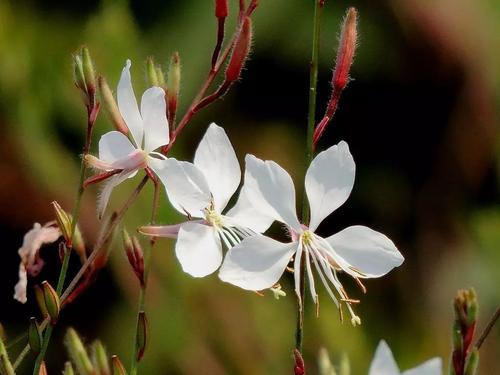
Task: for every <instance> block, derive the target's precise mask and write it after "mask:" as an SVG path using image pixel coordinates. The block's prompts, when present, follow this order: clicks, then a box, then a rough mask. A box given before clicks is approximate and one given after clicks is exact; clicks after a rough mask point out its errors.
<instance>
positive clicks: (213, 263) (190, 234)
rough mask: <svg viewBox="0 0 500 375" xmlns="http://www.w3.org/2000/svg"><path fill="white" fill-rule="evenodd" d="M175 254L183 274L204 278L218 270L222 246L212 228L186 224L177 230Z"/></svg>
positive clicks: (190, 223) (192, 223)
mask: <svg viewBox="0 0 500 375" xmlns="http://www.w3.org/2000/svg"><path fill="white" fill-rule="evenodd" d="M175 254H176V255H177V259H178V260H179V263H180V264H181V266H182V269H183V271H184V272H186V273H188V274H190V275H191V276H194V277H204V276H207V275H210V274H211V273H213V272H215V271H216V270H217V268H219V266H220V264H221V262H222V245H221V242H220V238H219V236H218V235H217V232H216V231H215V229H214V228H213V227H211V226H208V225H205V224H200V223H194V222H186V223H184V224H182V225H181V228H180V230H179V234H178V236H177V242H176V244H175Z"/></svg>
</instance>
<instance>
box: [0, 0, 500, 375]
mask: <svg viewBox="0 0 500 375" xmlns="http://www.w3.org/2000/svg"><path fill="white" fill-rule="evenodd" d="M230 3H231V7H232V10H233V11H235V10H236V1H230ZM260 3H261V4H260V6H259V9H258V10H257V12H256V16H255V20H254V28H255V38H254V39H255V42H254V51H253V53H252V56H251V60H250V61H249V63H248V64H247V66H246V70H245V71H244V73H243V77H242V80H241V82H239V83H238V84H237V85H236V86H235V88H234V89H233V90H232V91H231V92H230V93H229V94H228V95H227V96H226V97H225V98H224V99H223V100H221V101H219V102H217V103H216V104H214V105H213V106H211V107H210V108H208V109H206V110H205V111H204V112H203V113H200V114H199V115H197V117H195V118H194V120H193V122H192V123H191V124H190V125H189V127H188V129H187V131H186V132H185V134H183V135H182V140H180V141H179V142H178V144H176V147H175V149H174V150H173V151H174V155H175V156H177V157H179V158H186V159H191V158H192V155H193V150H194V148H195V146H196V144H197V142H198V140H199V139H200V136H201V134H202V133H203V132H204V131H205V129H206V127H207V125H208V124H209V122H211V121H215V122H217V123H218V124H219V125H221V126H224V127H225V128H226V130H227V132H228V134H229V136H230V138H231V140H232V142H233V144H234V146H235V149H236V151H237V153H238V156H239V157H240V160H243V157H244V155H245V153H247V152H251V153H254V154H256V155H258V156H259V157H261V158H267V159H274V160H276V161H277V162H279V163H280V164H281V165H282V166H283V167H285V168H286V169H288V170H289V171H290V173H291V174H292V176H293V177H294V178H295V180H296V181H297V188H298V189H301V187H300V184H299V183H298V181H302V180H303V179H302V177H301V176H302V173H303V165H302V164H303V163H302V160H303V153H302V147H303V144H304V133H305V123H306V110H307V101H306V100H307V81H308V77H307V74H308V59H309V56H310V39H311V37H310V34H311V20H312V8H313V7H312V1H299V0H295V1H292V0H262V1H261V2H260ZM326 3H327V8H326V12H325V16H324V27H323V34H322V35H323V37H322V53H321V66H320V85H319V89H320V96H319V98H318V102H319V103H320V109H319V113H321V112H322V111H323V109H322V108H321V105H322V103H325V101H326V98H327V95H328V91H329V89H328V85H329V84H328V81H329V79H330V69H331V67H332V65H333V59H334V56H335V53H334V49H335V48H336V33H337V30H338V25H339V22H340V20H341V16H342V15H343V14H344V10H345V8H346V7H347V6H349V5H354V6H358V7H359V12H360V25H359V26H360V35H361V41H360V46H359V48H358V53H357V56H356V60H355V64H354V68H353V72H352V76H353V78H354V79H355V80H354V81H353V82H352V83H351V84H350V85H349V87H348V88H347V90H346V92H345V95H344V97H343V98H342V100H341V103H340V109H339V111H338V113H337V115H336V118H335V119H334V121H333V123H332V125H331V127H330V129H329V130H328V131H327V133H326V136H325V140H324V141H323V144H322V146H328V145H330V144H333V143H334V142H337V141H338V140H340V139H345V140H346V141H348V142H349V144H350V146H351V150H352V153H353V155H354V158H355V160H356V162H357V170H358V172H357V182H356V186H355V191H354V192H353V195H352V197H351V198H350V200H349V201H348V203H347V204H346V205H345V207H342V208H341V209H339V210H338V212H337V213H335V214H334V215H332V218H331V219H329V221H328V222H327V223H326V224H325V225H324V226H323V227H322V228H320V230H321V231H322V232H324V233H325V234H329V233H333V232H334V231H335V230H337V229H341V228H343V227H345V226H348V225H352V224H357V223H359V224H365V225H369V226H372V227H374V228H376V229H378V230H381V231H382V232H384V233H386V234H388V235H389V236H390V237H391V238H392V239H394V241H395V242H396V243H397V245H398V247H399V248H400V249H401V250H402V253H403V254H404V255H405V257H406V262H405V263H404V265H403V267H401V268H399V269H397V270H396V271H394V272H393V273H392V274H391V275H390V276H389V277H386V278H384V279H381V280H374V281H369V282H367V287H368V294H367V295H366V296H361V292H360V291H359V290H357V289H356V286H355V285H352V287H351V288H350V289H351V291H350V294H352V295H353V297H354V296H360V297H361V299H362V303H361V305H360V306H359V309H358V311H359V313H360V315H361V317H362V320H363V325H362V326H361V327H358V328H355V329H354V328H352V327H351V326H350V325H349V324H347V323H345V324H341V323H340V322H339V319H338V314H337V311H336V309H335V307H334V306H333V304H332V303H329V301H328V297H327V296H326V294H325V293H324V291H320V300H321V301H323V302H324V303H322V304H321V310H320V316H319V318H318V319H316V318H315V317H314V311H313V308H312V306H311V304H310V303H309V306H308V307H307V317H306V327H305V343H304V346H305V359H306V362H307V363H310V364H311V366H312V364H313V363H314V361H315V358H316V355H317V351H318V350H319V348H320V347H325V348H327V349H328V352H329V353H331V355H332V357H333V359H334V362H335V363H338V359H339V356H340V354H341V353H342V352H346V353H348V355H349V358H350V363H351V367H352V371H353V372H354V373H365V372H366V369H367V368H368V364H369V362H370V360H371V358H372V355H373V352H374V350H375V347H376V344H377V342H378V341H379V340H380V339H382V338H383V339H385V340H387V341H388V343H389V344H390V346H391V348H392V349H393V351H394V354H395V356H396V357H397V358H398V363H400V365H401V368H409V367H412V366H413V365H415V364H417V363H420V362H422V361H423V360H424V359H427V358H430V357H433V356H436V355H437V356H441V357H443V360H444V362H447V360H448V357H447V356H448V353H449V349H450V330H451V322H452V320H453V314H452V310H451V300H452V298H453V296H454V294H455V291H456V289H458V288H461V287H469V286H474V287H475V289H476V290H477V293H478V299H479V303H480V316H479V322H480V323H479V327H480V328H481V327H482V325H483V324H485V321H486V319H487V318H488V317H489V315H490V313H491V312H492V311H493V309H494V307H495V306H496V305H498V303H499V300H500V291H499V289H498V285H500V276H499V274H498V265H499V264H500V251H499V250H500V237H499V233H500V205H499V198H498V197H499V195H498V194H499V189H498V186H499V180H498V176H499V171H500V168H499V165H500V164H499V162H498V161H499V159H500V158H499V155H500V154H499V151H498V130H499V129H498V109H499V107H498V100H499V98H500V48H499V47H498V46H500V24H499V23H498V19H499V18H500V4H499V3H498V1H495V0H481V1H475V2H468V1H465V0H460V1H457V0H454V1H452V0H439V1H434V2H422V1H419V0H412V1H407V0H390V1H389V0H388V1H382V2H360V1H354V2H346V1H335V2H333V1H328V0H327V2H326ZM233 18H234V17H233ZM233 26H234V19H233V20H232V21H231V22H230V23H229V24H228V26H227V30H228V31H230V30H232V27H233ZM215 32H216V23H215V18H214V17H213V10H212V2H210V1H195V0H191V1H163V2H159V1H146V2H142V1H133V2H132V3H131V4H129V3H128V2H126V1H101V2H98V1H96V2H89V3H85V4H83V2H82V4H75V5H68V4H67V3H66V2H59V1H51V2H48V3H47V4H43V3H42V2H36V1H17V2H14V1H2V2H0V127H1V130H2V137H0V138H1V139H0V157H1V161H0V171H1V172H2V177H1V178H2V182H0V203H1V206H2V213H1V214H0V234H1V235H2V237H3V238H5V243H4V244H3V245H2V247H3V254H4V258H2V261H1V262H0V278H1V281H2V284H1V285H2V287H1V288H0V300H1V306H2V307H1V309H0V320H1V321H2V323H7V324H5V326H6V327H7V331H8V333H9V331H10V334H11V336H14V332H21V330H22V329H25V328H26V327H27V326H28V317H29V316H30V315H31V314H32V313H33V311H35V310H34V309H35V307H34V306H33V305H28V306H19V304H17V303H16V302H14V301H12V298H11V294H12V288H13V286H14V284H15V282H16V276H17V265H18V259H17V258H16V257H17V254H16V249H17V247H18V246H19V244H20V241H21V239H22V233H23V231H24V230H25V229H27V228H29V227H31V225H32V224H31V223H32V222H33V221H40V222H43V221H44V220H49V219H50V215H51V211H50V205H49V203H50V201H51V200H54V199H57V200H58V201H60V202H63V205H64V206H65V208H68V209H69V208H70V207H71V206H72V204H73V201H72V199H73V196H74V194H75V190H76V183H77V173H78V161H79V159H78V157H79V153H80V152H81V151H80V150H81V146H82V144H83V139H84V126H85V112H84V107H83V105H82V103H81V100H80V98H79V96H78V95H79V94H78V92H77V90H76V89H75V88H74V86H73V84H72V72H71V54H72V53H73V52H74V51H76V50H77V49H78V48H79V47H80V46H81V45H82V44H86V45H87V46H88V47H89V49H90V51H91V53H92V56H93V58H94V61H95V63H96V68H97V70H98V73H100V74H103V75H104V76H106V78H107V80H108V82H109V84H110V86H111V87H112V88H114V87H115V86H116V83H117V81H118V77H119V74H120V72H121V69H122V67H123V65H124V62H125V60H126V59H127V58H131V59H132V61H133V66H132V72H133V80H134V85H135V86H134V87H135V89H136V95H137V96H139V95H140V94H141V93H142V91H143V89H144V88H145V87H146V83H145V82H146V81H145V69H144V65H143V63H144V61H145V60H146V58H147V57H148V56H150V55H154V56H155V58H156V61H157V62H160V63H162V65H163V66H164V67H165V68H166V66H167V64H168V61H169V57H170V54H171V53H172V52H173V51H179V53H180V56H181V61H182V88H181V109H180V110H181V113H182V111H183V110H185V109H186V108H187V106H188V104H189V102H190V100H191V98H192V97H193V96H194V94H195V92H196V91H197V89H198V87H199V86H200V85H201V83H202V81H203V79H204V77H205V75H206V73H207V72H208V69H209V62H210V56H211V52H212V48H213V43H214V42H215ZM228 35H229V32H228ZM110 128H111V124H110V123H109V122H108V121H107V119H106V117H105V114H104V112H103V113H102V114H101V116H100V118H99V120H98V122H97V124H96V135H95V137H96V138H95V139H94V145H96V144H97V139H98V138H97V137H98V136H99V135H100V134H102V133H104V132H106V131H108V130H109V129H110ZM93 150H95V147H93ZM137 182H138V178H136V179H135V180H134V181H128V182H127V183H125V184H123V185H122V186H120V187H119V188H118V189H117V192H116V193H114V195H113V197H112V201H111V206H113V207H118V205H119V204H120V202H121V201H123V199H125V197H126V196H127V194H128V193H129V192H130V191H131V190H132V189H133V187H134V184H135V183H137ZM97 192H98V188H95V187H93V188H91V189H89V193H86V195H85V197H84V206H85V209H84V212H83V219H82V220H83V222H82V231H83V233H84V236H86V238H87V242H88V243H92V241H93V240H94V239H95V236H96V232H97V230H98V229H99V226H100V223H99V222H98V221H97V217H96V215H95V207H94V204H93V200H94V199H93V198H94V197H95V195H96V193H97ZM299 193H300V192H299ZM151 199H152V194H151V190H150V189H149V188H148V189H146V191H145V192H144V194H143V196H142V198H141V199H140V200H139V202H137V203H136V204H135V205H134V207H133V209H132V210H131V211H130V212H129V214H128V215H127V220H126V225H127V227H128V228H129V230H133V229H134V228H135V227H136V226H138V225H141V224H144V223H146V222H147V221H148V218H149V211H150V205H151ZM178 219H179V216H177V215H176V214H173V213H172V209H171V207H170V206H169V204H168V203H166V199H165V196H164V194H163V196H162V207H161V221H162V222H163V223H174V222H176V221H177V220H178ZM115 243H116V245H117V246H116V249H115V252H114V253H113V255H112V257H111V264H110V266H109V268H108V272H104V273H103V274H102V275H101V277H100V278H99V279H98V280H97V282H96V285H95V287H91V288H90V289H89V290H88V291H87V292H86V293H85V294H84V295H83V296H82V297H81V299H79V300H78V301H76V302H75V303H74V305H73V306H69V307H68V308H67V310H66V311H64V312H63V314H62V317H61V321H60V325H61V327H65V326H68V325H69V324H71V325H73V326H75V327H76V328H77V329H78V331H79V332H81V333H83V334H84V337H85V338H87V339H88V341H89V342H90V341H93V340H94V339H95V338H97V337H99V338H100V339H101V340H102V341H103V342H104V343H105V344H106V347H107V349H108V351H109V352H110V353H116V354H118V355H119V356H120V358H122V359H125V361H124V362H125V363H127V362H128V361H126V359H127V358H129V356H130V355H131V353H130V351H131V348H132V342H133V341H132V340H133V338H132V335H133V331H134V316H135V308H136V307H135V301H136V296H137V292H138V285H137V282H136V279H135V277H134V275H133V273H132V271H131V270H130V268H129V265H128V263H127V261H126V258H125V256H124V254H123V252H122V249H121V248H120V247H119V244H120V241H118V240H116V241H115ZM144 244H146V241H144ZM172 250H173V249H172V241H165V240H162V241H160V242H159V244H158V246H157V247H156V249H155V253H154V254H153V257H154V258H153V259H154V261H153V270H152V273H151V281H150V286H149V289H148V302H147V308H148V316H149V320H150V327H151V334H150V336H151V339H150V340H151V341H150V342H149V347H148V350H147V352H146V355H145V357H144V360H143V363H142V364H141V366H142V371H143V373H147V374H162V373H168V374H177V373H179V374H184V373H186V374H195V373H205V374H222V373H230V374H282V373H286V372H289V371H290V370H291V368H292V363H293V360H292V356H291V349H292V346H293V339H294V338H293V333H294V332H293V331H294V324H295V308H296V306H295V299H294V294H293V290H292V285H291V282H290V280H285V281H284V283H283V286H284V289H285V290H286V291H287V294H288V295H287V297H286V298H282V299H280V300H279V301H276V300H275V299H274V298H272V296H271V295H270V294H266V296H264V297H260V296H258V295H256V294H252V293H247V292H244V291H242V290H239V289H237V288H234V287H232V286H229V285H226V284H223V283H221V282H220V281H219V280H218V279H217V276H216V275H212V276H210V277H208V278H206V279H193V278H191V277H189V276H187V275H185V274H184V273H182V271H181V269H180V266H179V265H178V263H177V261H176V259H175V256H174V253H173V251H172ZM55 252H56V251H55V250H53V251H52V250H46V251H45V253H44V254H43V256H44V257H46V258H47V259H48V266H47V268H46V270H44V272H45V274H44V275H43V277H44V278H48V279H49V280H55V277H56V276H55V275H56V272H57V267H56V266H57V254H55ZM76 267H77V262H76V261H75V262H74V264H72V267H71V271H72V272H75V270H76ZM346 284H348V282H346ZM30 309H31V310H30ZM30 311H31V312H30ZM20 317H25V319H24V320H22V319H21V320H20ZM62 332H64V328H61V329H60V331H59V332H57V330H56V337H55V340H54V341H53V345H52V346H51V350H50V351H49V356H48V364H49V368H50V367H51V366H59V369H62V368H63V364H64V361H65V359H66V358H64V357H63V356H62V355H61V353H63V351H62V350H58V347H59V348H60V347H61V345H62ZM498 332H499V331H498V329H497V330H496V331H495V332H493V333H492V336H491V337H490V338H489V340H488V341H487V342H486V343H485V345H484V347H483V348H482V349H481V351H482V355H481V364H480V373H481V374H493V373H496V372H498V371H500V367H499V364H498V358H496V357H495V353H498V351H499V350H500V341H499V338H500V336H499V334H498ZM29 368H30V364H29V361H26V363H25V364H24V365H23V367H22V370H23V371H25V373H29ZM50 372H51V373H52V372H54V373H57V370H55V369H54V370H52V371H50Z"/></svg>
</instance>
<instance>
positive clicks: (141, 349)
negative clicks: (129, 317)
mask: <svg viewBox="0 0 500 375" xmlns="http://www.w3.org/2000/svg"><path fill="white" fill-rule="evenodd" d="M136 338H137V342H136V347H137V361H140V360H141V359H142V357H143V356H144V353H145V351H146V346H147V342H148V320H147V318H146V312H144V311H140V312H139V315H138V320H137V335H136Z"/></svg>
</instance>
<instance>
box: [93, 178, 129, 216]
mask: <svg viewBox="0 0 500 375" xmlns="http://www.w3.org/2000/svg"><path fill="white" fill-rule="evenodd" d="M135 173H137V171H122V172H120V173H119V174H117V175H114V176H112V177H110V178H109V179H108V180H107V181H106V182H105V183H104V187H103V189H102V191H101V193H100V194H99V197H98V199H97V215H98V216H99V219H100V218H102V215H104V211H105V210H106V206H107V205H108V202H109V198H110V197H111V192H112V191H113V189H114V188H115V187H116V186H118V185H119V184H121V183H122V182H123V181H125V180H126V179H127V178H129V177H130V176H132V175H135Z"/></svg>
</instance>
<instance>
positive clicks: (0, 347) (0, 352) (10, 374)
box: [0, 340, 15, 375]
mask: <svg viewBox="0 0 500 375" xmlns="http://www.w3.org/2000/svg"><path fill="white" fill-rule="evenodd" d="M0 374H2V375H15V371H14V367H13V366H12V363H11V362H10V360H9V355H8V354H7V350H6V348H5V345H4V343H3V340H0Z"/></svg>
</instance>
